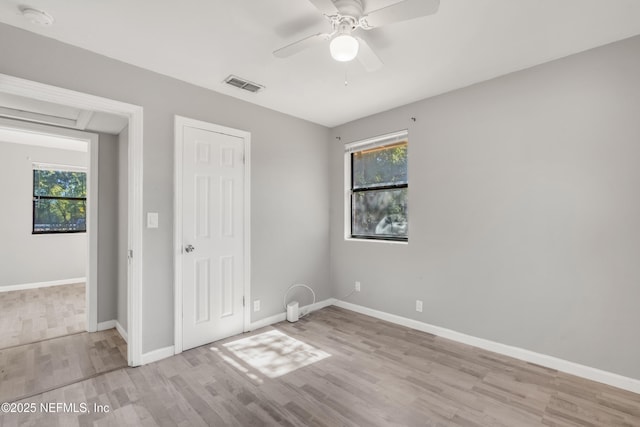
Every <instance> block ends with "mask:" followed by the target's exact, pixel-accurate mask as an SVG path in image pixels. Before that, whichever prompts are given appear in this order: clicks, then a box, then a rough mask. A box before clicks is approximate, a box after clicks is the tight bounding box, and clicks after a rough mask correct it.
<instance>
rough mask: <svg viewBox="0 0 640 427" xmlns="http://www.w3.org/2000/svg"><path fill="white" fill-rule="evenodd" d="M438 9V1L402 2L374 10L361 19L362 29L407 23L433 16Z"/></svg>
mask: <svg viewBox="0 0 640 427" xmlns="http://www.w3.org/2000/svg"><path fill="white" fill-rule="evenodd" d="M439 7H440V0H404V1H401V2H399V3H394V4H392V5H391V6H387V7H383V8H382V9H378V10H374V11H373V12H370V13H369V14H368V15H367V16H365V17H364V18H363V21H365V23H366V26H364V28H367V27H368V28H375V27H380V26H382V25H386V24H392V23H394V22H401V21H408V20H410V19H414V18H420V17H422V16H428V15H433V14H434V13H436V12H437V11H438V8H439Z"/></svg>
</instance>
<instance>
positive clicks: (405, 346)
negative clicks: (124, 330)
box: [0, 307, 640, 427]
mask: <svg viewBox="0 0 640 427" xmlns="http://www.w3.org/2000/svg"><path fill="white" fill-rule="evenodd" d="M274 329H275V330H277V331H279V333H269V334H265V332H269V331H274ZM283 335H284V336H283ZM239 340H243V341H239ZM309 354H311V355H313V356H314V360H316V361H315V362H314V363H310V364H306V365H305V363H306V361H307V359H306V358H307V357H309ZM326 355H328V356H326ZM247 357H252V358H251V359H247ZM276 374H277V375H279V376H276ZM41 402H64V403H76V404H80V403H86V404H88V405H89V408H93V405H94V404H100V405H103V406H102V408H105V407H106V406H105V405H108V407H109V411H108V413H102V412H91V413H81V414H70V413H63V414H51V413H49V414H46V413H43V412H41V411H38V412H36V413H34V414H5V415H0V425H3V426H7V427H9V426H90V425H95V426H126V425H131V426H138V425H141V426H225V425H237V426H260V425H273V426H509V427H519V426H558V427H566V426H640V395H637V394H634V393H630V392H626V391H623V390H619V389H615V388H613V387H609V386H606V385H603V384H598V383H595V382H591V381H587V380H584V379H581V378H577V377H573V376H571V375H567V374H563V373H559V372H556V371H554V370H551V369H547V368H543V367H540V366H536V365H532V364H530V363H526V362H522V361H519V360H516V359H512V358H509V357H506V356H501V355H498V354H495V353H491V352H488V351H485V350H481V349H477V348H474V347H470V346H467V345H463V344H459V343H455V342H452V341H448V340H446V339H443V338H439V337H435V336H433V335H429V334H426V333H422V332H419V331H415V330H411V329H408V328H404V327H401V326H397V325H394V324H390V323H387V322H384V321H380V320H377V319H373V318H370V317H367V316H364V315H360V314H357V313H353V312H350V311H347V310H343V309H339V308H336V307H328V308H325V309H323V310H320V311H317V312H314V313H312V314H310V315H309V316H307V317H305V318H303V319H302V320H300V321H299V322H297V323H294V324H289V323H287V322H282V323H279V324H277V325H274V327H268V328H264V329H261V330H257V331H254V332H252V333H250V334H244V335H241V336H238V337H233V338H230V339H227V340H224V341H220V342H216V343H214V344H210V345H206V346H203V347H199V348H196V349H193V350H189V351H186V352H184V353H182V354H180V355H178V356H175V357H171V358H168V359H165V360H162V361H159V362H157V363H153V364H150V365H146V366H142V367H139V368H125V369H121V370H117V371H113V372H110V373H107V374H105V375H100V376H97V377H94V378H91V379H89V380H87V381H83V382H80V383H77V384H73V385H70V386H67V387H62V388H59V389H57V390H53V391H50V392H47V393H43V394H40V395H38V396H34V397H32V398H29V399H26V400H24V401H23V403H37V404H40V403H41Z"/></svg>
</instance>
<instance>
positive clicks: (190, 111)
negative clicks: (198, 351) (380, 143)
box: [0, 24, 330, 352]
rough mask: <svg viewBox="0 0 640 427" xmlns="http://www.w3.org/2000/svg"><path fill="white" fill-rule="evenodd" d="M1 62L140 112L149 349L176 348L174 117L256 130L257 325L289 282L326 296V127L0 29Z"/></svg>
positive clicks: (1, 67) (276, 306) (275, 307)
mask: <svg viewBox="0 0 640 427" xmlns="http://www.w3.org/2000/svg"><path fill="white" fill-rule="evenodd" d="M0 58H2V61H0V73H4V74H9V75H13V76H17V77H21V78H25V79H29V80H35V81H38V82H42V83H47V84H52V85H55V86H60V87H64V88H68V89H73V90H76V91H80V92H85V93H90V94H94V95H98V96H103V97H106V98H111V99H116V100H119V101H123V102H129V103H132V104H137V105H141V106H142V107H144V183H143V186H144V200H143V209H144V211H145V212H149V211H151V212H159V214H160V228H158V229H145V230H144V234H143V246H144V259H143V285H142V295H143V310H142V315H143V319H142V331H143V343H142V349H143V352H149V351H151V350H155V349H158V348H162V347H165V346H169V345H172V344H173V320H174V319H173V267H172V265H173V257H172V245H173V241H172V240H173V238H172V235H173V230H172V223H173V213H172V211H173V195H172V192H173V191H172V188H173V127H174V125H173V120H174V115H176V114H178V115H182V116H186V117H191V118H194V119H198V120H204V121H208V122H212V123H216V124H220V125H223V126H229V127H232V128H236V129H241V130H246V131H249V132H251V133H252V140H251V144H252V153H251V156H252V170H251V174H252V177H251V186H252V188H251V194H252V198H251V216H252V219H251V227H252V241H251V244H252V246H251V256H252V284H251V292H252V295H251V296H252V298H253V299H256V298H259V299H260V300H261V301H262V310H261V311H260V312H259V313H254V314H253V316H252V320H253V321H256V320H259V319H261V318H264V317H267V316H270V315H273V314H275V313H278V312H281V311H283V310H282V296H283V293H284V291H285V290H286V288H287V287H288V286H289V285H291V284H292V283H296V282H303V283H307V284H309V285H311V286H313V287H314V288H315V290H316V293H317V294H318V299H320V300H322V299H325V298H328V297H329V296H330V286H329V283H328V279H329V277H328V270H329V239H328V233H329V219H328V214H329V201H328V198H329V195H328V191H329V190H328V182H327V170H328V151H327V145H326V144H327V140H328V138H329V131H328V129H326V128H324V127H322V126H319V125H315V124H312V123H309V122H305V121H302V120H299V119H295V118H292V117H290V116H287V115H284V114H281V113H278V112H275V111H271V110H268V109H265V108H262V107H259V106H256V105H253V104H249V103H247V102H243V101H240V100H237V99H234V98H231V97H228V96H224V95H221V94H218V93H215V92H212V91H209V90H205V89H202V88H200V87H196V86H193V85H190V84H187V83H184V82H181V81H178V80H175V79H172V78H169V77H166V76H162V75H159V74H155V73H153V72H150V71H146V70H143V69H140V68H137V67H134V66H131V65H127V64H124V63H122V62H119V61H116V60H113V59H110V58H107V57H104V56H101V55H97V54H94V53H91V52H88V51H86V50H83V49H79V48H76V47H72V46H69V45H65V44H63V43H60V42H58V41H55V40H52V39H47V38H45V37H41V36H38V35H35V34H32V33H29V32H26V31H23V30H20V29H17V28H14V27H10V26H7V25H4V24H0ZM233 71H234V70H229V73H232V72H233ZM224 77H225V76H212V78H213V79H216V81H219V80H222V79H223V78H224ZM267 90H268V89H267ZM256 96H260V95H259V94H258V95H256Z"/></svg>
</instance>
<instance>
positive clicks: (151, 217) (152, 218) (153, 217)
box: [147, 212, 158, 228]
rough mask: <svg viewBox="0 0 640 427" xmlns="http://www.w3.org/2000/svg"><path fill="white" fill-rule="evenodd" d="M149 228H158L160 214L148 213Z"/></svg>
mask: <svg viewBox="0 0 640 427" xmlns="http://www.w3.org/2000/svg"><path fill="white" fill-rule="evenodd" d="M147 228H158V212H147Z"/></svg>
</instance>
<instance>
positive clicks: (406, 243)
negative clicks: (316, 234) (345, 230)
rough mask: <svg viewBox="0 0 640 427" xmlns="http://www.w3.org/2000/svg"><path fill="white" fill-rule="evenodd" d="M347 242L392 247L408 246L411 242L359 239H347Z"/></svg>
mask: <svg viewBox="0 0 640 427" xmlns="http://www.w3.org/2000/svg"><path fill="white" fill-rule="evenodd" d="M344 240H345V242H366V243H386V244H391V245H408V244H409V241H401V240H383V239H359V238H357V237H345V238H344Z"/></svg>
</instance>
